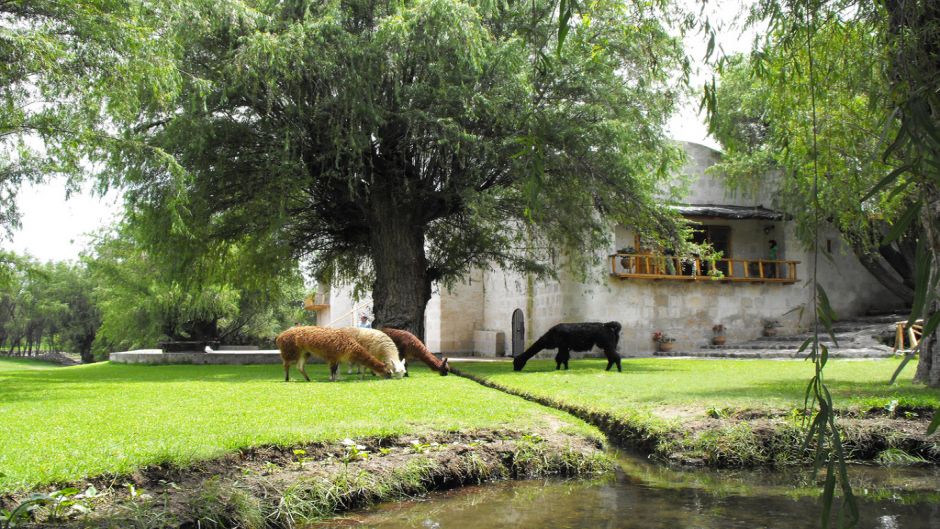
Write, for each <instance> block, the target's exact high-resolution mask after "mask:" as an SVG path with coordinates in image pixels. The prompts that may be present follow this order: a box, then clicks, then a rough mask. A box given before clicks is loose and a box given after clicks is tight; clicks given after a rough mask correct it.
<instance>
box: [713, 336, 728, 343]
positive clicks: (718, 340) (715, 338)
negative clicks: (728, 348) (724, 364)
mask: <svg viewBox="0 0 940 529" xmlns="http://www.w3.org/2000/svg"><path fill="white" fill-rule="evenodd" d="M726 340H727V338H725V337H724V336H720V335H719V336H712V345H724V344H725V341H726Z"/></svg>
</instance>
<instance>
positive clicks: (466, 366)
mask: <svg viewBox="0 0 940 529" xmlns="http://www.w3.org/2000/svg"><path fill="white" fill-rule="evenodd" d="M621 365H622V367H623V372H622V373H618V371H617V366H616V365H615V366H613V367H611V368H610V371H606V372H607V373H610V374H613V375H617V374H621V375H625V374H627V373H647V372H648V373H654V372H666V371H686V370H688V369H687V368H684V367H681V366H677V365H675V364H668V363H666V362H663V363H659V364H656V365H653V364H650V363H643V364H640V363H637V362H632V361H630V359H626V358H625V359H623V361H622V364H621ZM455 367H456V368H457V369H458V370H464V371H466V372H468V373H470V374H472V375H477V376H481V377H487V376H490V375H503V374H506V373H513V374H514V375H518V376H526V375H533V374H536V373H539V374H543V375H544V374H545V373H557V374H559V375H563V374H565V373H570V374H577V375H584V374H589V373H588V372H590V374H597V373H598V372H601V373H604V372H605V371H604V368H606V367H607V360H606V359H603V358H600V359H599V358H582V359H574V360H571V361H570V362H569V364H568V367H569V368H568V369H567V370H566V369H564V368H562V369H558V370H556V369H555V361H554V360H542V359H539V360H529V361H528V362H527V363H526V365H525V367H524V368H523V369H522V371H513V369H512V362H461V363H459V364H455Z"/></svg>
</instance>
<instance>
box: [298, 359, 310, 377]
mask: <svg viewBox="0 0 940 529" xmlns="http://www.w3.org/2000/svg"><path fill="white" fill-rule="evenodd" d="M304 362H306V358H305V357H304V355H300V359H299V360H297V371H300V374H301V375H303V376H304V378H306V379H307V382H310V377H309V376H307V370H306V369H304Z"/></svg>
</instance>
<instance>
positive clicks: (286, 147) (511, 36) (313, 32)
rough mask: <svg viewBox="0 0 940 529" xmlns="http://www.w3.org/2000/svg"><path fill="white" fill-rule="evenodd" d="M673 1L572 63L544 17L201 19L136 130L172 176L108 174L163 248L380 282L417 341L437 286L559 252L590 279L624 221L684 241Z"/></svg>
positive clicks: (357, 8) (483, 12)
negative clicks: (237, 255) (226, 249)
mask: <svg viewBox="0 0 940 529" xmlns="http://www.w3.org/2000/svg"><path fill="white" fill-rule="evenodd" d="M658 4H659V3H652V4H651V3H649V2H640V1H632V0H624V1H617V0H610V1H608V0H604V1H601V2H597V3H594V4H592V6H593V8H592V10H591V12H590V16H588V15H587V14H585V15H582V16H579V17H575V18H573V19H571V20H570V21H569V23H568V25H567V27H569V28H570V29H569V31H567V37H566V41H565V43H564V45H563V46H562V47H560V48H559V47H558V46H557V39H556V35H557V33H556V32H557V27H558V26H557V25H556V24H557V23H556V22H554V21H553V20H552V16H553V12H554V9H555V7H556V6H555V4H554V3H553V2H551V1H540V0H536V1H532V2H529V1H527V2H515V1H513V2H476V1H466V0H412V1H404V2H374V1H371V0H369V1H366V0H343V1H338V2H329V3H323V2H308V1H303V0H292V1H287V2H278V3H270V2H260V1H257V2H255V1H245V2H239V3H237V4H233V5H237V6H240V9H232V7H231V6H229V7H220V8H218V11H215V12H212V11H209V12H204V13H194V14H193V16H192V18H191V23H190V24H188V25H182V26H179V27H178V28H177V30H176V33H175V34H176V35H177V36H178V37H179V38H180V39H181V41H182V45H181V48H180V49H182V50H184V55H183V57H182V59H181V61H182V62H181V64H182V65H181V69H182V70H183V71H186V72H187V74H188V75H189V76H190V77H188V78H187V79H186V80H187V85H186V89H185V90H184V93H183V94H182V96H181V97H180V98H179V100H178V104H177V105H176V106H175V107H174V108H172V109H170V110H167V111H162V112H154V111H149V110H148V111H145V112H142V113H141V114H140V115H139V116H138V117H137V119H136V120H134V121H133V122H132V123H130V124H129V125H128V126H127V127H126V128H125V129H124V130H125V132H126V134H127V135H128V137H129V138H133V139H135V140H139V141H142V142H146V144H147V145H149V146H151V147H153V148H156V149H158V150H159V151H160V152H166V153H169V154H171V155H172V156H173V159H174V160H175V162H177V163H178V166H172V167H166V166H164V165H161V164H155V163H153V162H152V159H151V158H148V157H145V156H135V155H134V154H133V153H131V154H128V153H127V152H126V151H125V152H122V153H121V154H120V156H115V157H113V158H112V159H111V160H110V161H111V162H112V163H111V165H110V168H111V169H112V170H113V173H112V174H114V175H117V176H116V178H119V179H120V180H121V181H122V182H123V183H124V184H125V185H126V186H127V187H128V192H127V197H128V202H129V205H130V211H133V219H132V221H133V222H135V223H137V224H138V225H140V226H144V227H146V228H147V229H148V231H149V233H150V234H151V236H150V240H151V242H152V247H153V248H154V249H155V251H161V250H162V251H164V252H167V253H170V252H174V253H175V255H179V256H193V255H203V256H204V255H206V254H207V253H209V254H211V253H213V252H215V251H217V250H218V249H219V248H220V247H222V246H223V245H224V244H229V243H232V242H235V243H237V244H239V245H240V247H241V248H244V249H245V250H246V251H252V252H254V253H255V259H254V262H255V263H257V266H260V267H268V268H277V267H279V266H285V263H290V262H291V259H293V258H298V257H300V258H307V259H310V260H311V261H312V262H313V264H314V267H315V268H316V271H317V273H318V274H319V275H320V276H321V277H322V278H325V279H328V280H333V281H341V280H351V279H352V280H357V281H358V283H360V284H363V285H365V286H367V287H368V286H371V290H372V296H373V300H374V310H375V315H376V319H377V324H381V325H391V326H395V327H400V328H406V329H410V330H412V331H414V332H417V333H419V334H423V319H424V309H425V306H426V303H427V301H428V299H429V298H430V295H431V285H432V282H434V281H444V282H447V281H453V280H455V279H457V278H459V277H461V276H462V275H463V274H464V273H465V272H466V271H467V270H469V269H470V268H471V267H474V266H490V265H491V264H496V265H500V266H505V267H509V268H513V269H517V270H522V271H531V272H536V273H549V272H551V271H552V270H553V269H554V268H553V266H552V264H553V262H554V260H555V258H556V249H558V250H560V252H557V255H558V257H559V258H561V256H562V255H564V261H565V262H567V263H568V264H570V265H571V266H574V267H575V268H578V267H582V266H583V265H584V264H585V263H586V262H587V261H589V260H590V259H591V258H592V257H593V256H594V255H595V252H596V248H597V247H598V245H600V244H603V243H605V242H606V240H607V237H608V233H609V223H610V222H611V221H621V222H631V223H633V224H636V225H639V226H641V227H643V228H646V229H654V230H659V231H660V232H667V233H668V232H669V230H670V229H672V224H671V222H670V221H669V219H668V218H666V217H664V216H663V215H662V214H660V213H658V208H657V207H656V205H655V204H654V202H653V199H652V198H651V197H652V193H653V190H654V189H655V187H656V184H657V182H658V181H659V180H660V179H662V178H664V177H666V176H667V175H668V174H669V173H670V172H671V171H672V170H673V168H674V167H675V165H676V162H677V161H678V160H679V158H680V154H679V152H678V150H677V149H676V147H675V146H672V145H670V144H669V143H668V142H667V140H666V138H665V137H664V134H663V125H664V122H665V120H666V119H667V117H668V116H669V115H670V113H671V112H672V110H673V109H674V105H675V103H676V101H677V96H678V94H677V91H676V90H677V88H676V84H677V83H678V80H679V78H680V77H681V75H682V74H683V66H684V57H683V55H682V52H681V46H680V45H679V43H678V42H677V40H676V39H674V38H673V37H671V36H670V35H669V33H668V32H667V30H666V29H665V28H664V26H663V23H662V22H661V20H660V17H661V15H662V13H661V12H660V11H659V10H658V9H656V8H654V7H652V5H658ZM249 249H250V250H249ZM181 262H186V261H185V260H184V261H181ZM370 283H371V285H370Z"/></svg>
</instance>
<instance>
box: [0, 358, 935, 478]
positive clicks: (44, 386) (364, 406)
mask: <svg viewBox="0 0 940 529" xmlns="http://www.w3.org/2000/svg"><path fill="white" fill-rule="evenodd" d="M604 365H605V362H604V361H602V360H575V361H573V362H572V363H571V366H572V369H571V370H570V371H555V370H554V362H553V361H548V360H546V361H531V362H529V364H528V365H527V366H526V369H525V371H522V372H519V373H515V372H513V371H512V368H511V365H510V364H508V363H461V364H460V365H459V368H460V369H461V370H463V371H466V372H470V373H473V374H475V375H477V376H480V377H484V378H487V379H490V380H492V381H493V382H495V383H497V384H500V385H503V386H507V387H510V388H513V389H515V390H518V391H523V392H527V393H531V394H535V395H540V396H544V397H549V398H551V399H555V400H558V401H562V402H564V403H567V404H570V405H574V406H579V407H583V408H589V409H594V410H599V411H604V412H608V413H613V414H615V415H619V414H634V415H635V414H636V413H637V412H643V411H644V410H649V411H654V412H655V411H657V410H664V409H672V410H676V409H679V410H685V411H686V412H688V411H689V410H692V412H691V413H692V414H694V415H696V416H699V417H701V411H702V410H705V409H707V408H721V409H725V408H735V409H747V408H749V409H757V410H766V409H768V408H774V409H783V410H787V409H792V408H795V407H798V406H800V404H801V403H802V398H803V392H804V390H805V387H806V383H807V382H808V380H809V377H810V376H811V375H812V365H811V364H809V363H806V362H792V361H736V360H718V361H714V360H712V361H709V360H664V359H635V360H626V361H624V363H623V366H624V371H623V373H617V372H605V371H604V370H603V367H604ZM896 366H897V362H896V361H895V360H877V361H839V360H833V361H830V363H829V365H828V366H827V368H826V374H827V382H828V383H829V385H830V388H831V389H832V392H833V397H834V399H835V402H836V405H837V407H839V408H841V409H846V408H863V409H868V408H872V407H881V406H885V405H886V404H888V403H890V402H891V401H895V400H896V401H898V404H900V405H901V406H903V407H908V408H923V407H940V391H937V390H929V389H926V388H924V387H923V386H914V385H912V384H911V383H910V382H909V380H910V377H911V376H912V374H913V369H914V366H913V365H910V366H908V367H907V368H906V369H905V372H904V373H903V374H902V375H901V377H900V379H901V382H900V383H899V384H898V385H896V386H887V385H886V384H885V381H886V380H887V379H888V378H889V377H890V375H891V373H892V372H893V370H894V369H895V367H896ZM310 374H311V376H312V377H313V379H314V380H315V382H313V383H305V382H292V383H289V384H285V383H284V382H282V381H281V375H282V372H281V368H280V366H277V365H269V366H134V365H122V364H108V363H103V364H93V365H86V366H76V367H68V368H57V367H51V366H49V365H48V364H42V363H38V362H31V361H25V360H9V359H0V417H3V421H0V447H2V449H0V492H2V491H14V490H23V489H28V488H30V487H34V486H37V485H42V484H47V483H54V482H63V481H73V480H77V479H81V478H83V477H86V476H94V475H100V474H105V473H126V472H130V471H132V470H134V469H135V468H138V467H140V466H143V465H148V464H154V463H162V462H173V463H177V464H182V465H185V464H187V463H190V462H192V461H196V460H201V459H207V458H211V457H214V456H218V455H221V454H222V453H224V452H227V451H231V450H235V449H238V448H241V447H247V446H256V445H262V444H280V445H292V444H299V443H305V442H315V441H336V440H341V439H343V438H346V437H351V438H358V437H366V436H387V435H409V434H421V433H426V432H431V431H455V430H461V431H467V430H471V429H477V428H479V429H510V430H517V431H520V430H530V429H533V428H540V427H544V426H546V425H557V424H558V423H559V421H561V422H562V424H567V425H568V426H565V428H566V429H569V430H571V431H579V432H582V433H587V434H589V435H599V434H598V432H597V430H595V429H594V428H593V427H590V426H587V425H586V424H585V423H583V422H581V421H579V420H577V419H573V418H571V417H569V416H567V415H565V414H562V413H560V412H555V411H552V410H549V409H547V408H544V407H541V406H538V405H536V404H532V403H529V402H527V401H524V400H522V399H519V398H517V397H513V396H510V395H506V394H504V393H501V392H499V391H496V390H492V389H488V388H484V387H482V386H480V385H478V384H476V383H474V382H471V381H469V380H466V379H462V378H459V377H456V376H450V377H440V376H438V375H437V374H436V373H432V372H430V371H429V370H427V369H425V368H424V367H423V366H419V367H416V368H415V369H414V370H413V371H412V376H411V377H409V378H407V379H404V380H381V379H374V378H372V377H367V378H366V380H365V381H359V380H358V379H357V377H355V376H348V375H347V376H346V377H345V379H344V380H342V381H340V382H338V383H328V382H325V380H327V378H328V373H327V372H326V368H325V366H322V365H315V366H310ZM695 410H698V411H695Z"/></svg>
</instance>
